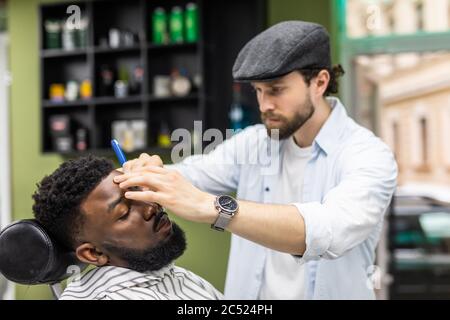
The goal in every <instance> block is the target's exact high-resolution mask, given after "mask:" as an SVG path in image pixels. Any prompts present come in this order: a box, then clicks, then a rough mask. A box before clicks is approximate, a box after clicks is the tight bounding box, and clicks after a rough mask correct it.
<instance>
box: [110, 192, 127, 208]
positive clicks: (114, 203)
mask: <svg viewBox="0 0 450 320" xmlns="http://www.w3.org/2000/svg"><path fill="white" fill-rule="evenodd" d="M123 199H124V195H123V194H122V195H121V196H120V197H119V198H117V199H116V200H114V201H112V202H111V203H110V204H108V212H111V211H112V210H113V209H114V208H115V207H116V206H117V205H118V204H119V203H120V202H121V201H122V200H123Z"/></svg>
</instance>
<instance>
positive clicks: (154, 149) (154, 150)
mask: <svg viewBox="0 0 450 320" xmlns="http://www.w3.org/2000/svg"><path fill="white" fill-rule="evenodd" d="M171 152H172V148H162V147H158V146H151V147H148V148H144V149H140V150H134V151H132V152H125V155H126V156H127V159H128V160H131V159H134V158H136V157H138V156H139V155H140V154H141V153H148V154H150V155H159V156H163V157H166V156H170V154H171ZM44 153H45V154H60V155H63V156H67V157H80V156H83V155H87V154H90V153H95V154H96V155H98V156H104V157H115V153H114V151H113V150H112V149H110V148H94V149H87V150H85V151H77V150H72V151H68V152H64V153H62V152H57V151H53V150H45V151H44Z"/></svg>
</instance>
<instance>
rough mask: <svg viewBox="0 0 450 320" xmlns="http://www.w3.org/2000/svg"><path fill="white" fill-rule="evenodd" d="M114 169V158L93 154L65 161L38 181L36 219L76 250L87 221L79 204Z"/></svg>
mask: <svg viewBox="0 0 450 320" xmlns="http://www.w3.org/2000/svg"><path fill="white" fill-rule="evenodd" d="M112 170H114V165H113V163H112V161H110V160H108V159H106V158H100V157H96V156H93V155H88V156H85V157H81V158H78V159H74V160H69V161H66V162H64V163H63V164H61V165H60V166H59V168H58V169H56V170H55V171H54V172H53V173H52V174H51V175H49V176H46V177H44V178H43V179H42V181H41V182H40V183H39V184H37V188H38V189H37V190H36V192H35V193H34V194H33V199H34V205H33V213H34V216H35V218H36V220H37V221H38V222H40V223H41V224H42V225H43V227H44V228H45V229H46V230H47V231H48V232H49V233H50V234H51V235H52V236H53V237H55V238H56V240H57V241H58V242H60V243H61V244H62V245H64V246H66V247H67V248H69V249H75V245H76V243H77V236H78V234H79V232H80V230H81V227H82V225H83V222H84V217H83V212H82V210H81V208H80V205H81V203H82V202H83V201H84V200H85V199H86V198H87V196H88V195H89V194H90V193H91V192H92V190H94V189H95V187H96V186H97V185H98V184H99V183H100V182H101V181H102V180H103V179H104V178H105V177H106V176H108V175H109V174H110V173H111V171H112Z"/></svg>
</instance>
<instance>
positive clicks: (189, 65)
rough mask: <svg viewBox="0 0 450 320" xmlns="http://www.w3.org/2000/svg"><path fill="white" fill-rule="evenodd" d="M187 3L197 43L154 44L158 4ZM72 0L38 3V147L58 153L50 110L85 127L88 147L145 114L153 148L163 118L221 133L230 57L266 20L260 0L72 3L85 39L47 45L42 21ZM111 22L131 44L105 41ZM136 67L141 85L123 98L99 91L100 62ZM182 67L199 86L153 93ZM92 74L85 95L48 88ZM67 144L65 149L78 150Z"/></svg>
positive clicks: (102, 145)
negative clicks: (119, 123)
mask: <svg viewBox="0 0 450 320" xmlns="http://www.w3.org/2000/svg"><path fill="white" fill-rule="evenodd" d="M189 2H193V3H195V4H196V5H197V7H198V12H199V28H200V30H199V31H200V32H199V39H198V41H197V42H195V43H181V44H167V45H156V44H154V43H152V39H151V38H152V37H151V35H152V30H151V26H152V14H153V12H154V10H155V9H156V8H157V7H163V8H164V9H165V10H166V12H167V13H168V14H169V13H170V10H171V8H173V7H174V6H181V7H182V8H185V7H186V5H187V4H188V3H189ZM73 4H74V3H72V2H63V3H61V2H58V3H52V4H43V5H41V6H40V7H39V39H40V42H39V45H40V58H39V59H40V71H41V72H40V92H41V103H40V107H41V138H42V139H41V141H42V146H41V147H42V148H41V149H42V152H44V153H54V152H56V150H55V148H54V145H53V142H52V137H51V133H50V127H49V120H50V117H52V116H54V115H68V116H70V118H71V120H72V121H73V123H74V124H75V126H76V127H82V128H85V129H86V130H87V132H88V150H86V151H88V152H96V153H99V154H104V153H105V152H106V153H109V152H108V151H109V149H110V148H109V141H110V139H111V124H112V122H113V121H116V120H134V119H138V120H144V121H145V122H146V123H147V137H146V138H147V146H146V148H145V149H143V150H136V152H138V151H146V152H151V153H163V152H164V151H167V150H166V149H164V148H160V147H158V146H157V143H156V135H157V133H158V130H159V128H160V126H161V124H162V122H166V123H167V124H168V125H169V129H170V130H174V129H177V128H186V129H188V130H192V129H193V122H194V121H195V120H200V121H202V123H203V130H206V129H208V128H218V129H220V130H222V132H224V133H225V129H226V128H228V112H229V107H230V105H231V102H232V101H231V99H232V84H233V81H232V76H231V69H232V65H233V62H234V60H235V58H236V56H237V54H238V52H239V50H240V49H241V48H242V46H243V45H244V44H245V43H246V42H247V41H248V40H249V39H250V38H252V37H253V36H254V35H256V34H257V33H259V32H260V31H262V30H263V29H264V28H265V26H266V1H265V0H245V1H239V0H214V1H205V0H193V1H183V0H156V1H155V0H127V1H118V0H85V1H77V2H76V3H75V4H76V5H78V6H79V7H80V9H81V15H82V16H83V17H87V18H88V20H89V24H88V29H87V45H86V46H85V47H83V48H76V49H74V50H71V51H65V50H63V49H48V48H47V47H46V34H45V28H44V23H45V21H46V20H48V19H59V20H62V19H65V18H66V17H68V16H69V14H67V13H66V10H67V7H68V6H70V5H73ZM111 28H117V29H122V30H128V31H131V32H133V34H135V40H136V41H135V43H134V44H133V45H131V46H126V47H125V46H124V47H119V48H112V47H109V46H108V45H105V41H104V40H103V38H107V37H108V32H109V30H110V29H111ZM105 64H107V65H110V66H113V67H117V66H118V65H122V66H126V67H127V68H128V69H130V70H131V69H132V68H134V67H135V66H141V67H142V68H143V70H144V80H143V83H142V87H141V91H140V92H137V93H135V94H133V95H129V96H127V97H124V98H116V97H114V96H113V95H101V92H100V86H99V83H100V82H99V81H100V69H101V67H102V65H105ZM174 68H178V69H179V68H183V69H184V70H186V71H187V72H188V74H189V75H191V76H193V75H196V74H199V75H200V78H201V79H202V81H201V83H202V85H201V86H200V87H198V88H196V89H195V90H193V91H192V92H191V93H190V94H189V95H187V96H184V97H175V96H170V97H165V98H161V97H155V95H154V92H153V81H152V80H153V77H154V76H155V75H169V74H170V72H171V70H173V69H174ZM86 79H88V80H90V81H91V84H92V92H93V96H92V98H90V99H87V100H82V99H77V100H75V101H61V102H53V101H51V100H50V96H49V87H50V84H52V83H62V84H66V83H67V81H70V80H75V81H77V82H78V83H80V82H81V81H83V80H86ZM243 99H244V103H246V104H247V105H249V106H252V107H254V108H257V104H256V99H255V98H254V95H253V93H252V92H251V90H250V89H249V88H244V89H243ZM86 151H83V152H86ZM83 152H77V150H75V149H74V150H71V151H69V152H68V153H69V154H71V155H72V154H73V155H76V154H81V153H83Z"/></svg>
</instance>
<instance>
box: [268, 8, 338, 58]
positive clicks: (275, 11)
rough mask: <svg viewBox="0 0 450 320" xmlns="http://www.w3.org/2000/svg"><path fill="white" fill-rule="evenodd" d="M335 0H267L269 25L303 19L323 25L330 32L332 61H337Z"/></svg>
mask: <svg viewBox="0 0 450 320" xmlns="http://www.w3.org/2000/svg"><path fill="white" fill-rule="evenodd" d="M336 1H337V0H314V1H312V0H268V12H267V19H268V23H269V25H272V24H275V23H277V22H280V21H285V20H304V21H310V22H315V23H319V24H321V25H323V26H324V27H325V28H326V29H327V30H328V31H329V33H330V38H331V51H332V58H333V63H338V60H339V55H338V43H337V41H336V40H337V39H338V37H337V26H336V20H335V15H334V9H335V8H334V4H335V2H336Z"/></svg>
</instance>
